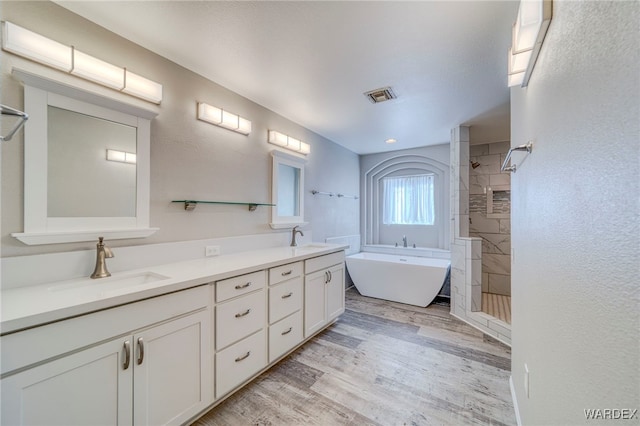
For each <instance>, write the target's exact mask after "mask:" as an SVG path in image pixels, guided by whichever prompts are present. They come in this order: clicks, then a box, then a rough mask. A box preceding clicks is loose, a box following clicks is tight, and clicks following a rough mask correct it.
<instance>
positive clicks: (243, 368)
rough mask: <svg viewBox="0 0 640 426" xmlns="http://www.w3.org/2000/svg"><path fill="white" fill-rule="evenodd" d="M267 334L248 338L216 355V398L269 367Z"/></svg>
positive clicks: (261, 333)
mask: <svg viewBox="0 0 640 426" xmlns="http://www.w3.org/2000/svg"><path fill="white" fill-rule="evenodd" d="M265 336H266V333H265V331H264V329H263V330H261V331H259V332H258V333H256V334H253V335H251V336H249V337H247V338H246V339H244V340H241V341H240V342H238V343H236V344H235V345H233V346H230V347H228V348H227V349H225V350H223V351H221V352H218V354H217V355H216V398H220V397H221V396H223V395H224V394H226V393H228V392H229V391H231V390H233V389H234V388H235V387H237V386H238V385H240V384H241V383H242V382H244V381H245V380H247V379H248V378H249V377H251V376H253V375H254V374H255V373H257V372H258V371H260V370H261V369H263V368H264V367H265V366H266V365H267V348H266V347H267V342H266V340H265Z"/></svg>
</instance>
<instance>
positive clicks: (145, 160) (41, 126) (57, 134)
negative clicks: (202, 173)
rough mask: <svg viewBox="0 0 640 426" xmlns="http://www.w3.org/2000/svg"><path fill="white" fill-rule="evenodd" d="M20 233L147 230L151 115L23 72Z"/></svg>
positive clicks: (87, 235)
mask: <svg viewBox="0 0 640 426" xmlns="http://www.w3.org/2000/svg"><path fill="white" fill-rule="evenodd" d="M13 73H14V75H16V76H17V77H18V78H20V79H21V80H22V81H23V82H24V83H25V86H24V98H25V111H26V112H27V113H28V114H29V116H30V118H29V125H28V126H26V127H25V144H24V145H25V153H24V162H25V164H24V232H23V233H15V234H12V235H13V236H14V237H15V238H17V239H19V240H20V241H22V242H23V243H25V244H28V245H37V244H53V243H65V242H76V241H93V240H97V239H98V237H99V236H102V237H105V239H107V240H109V239H122V238H142V237H146V236H149V235H151V234H152V233H154V232H155V231H156V230H157V228H150V227H149V145H150V123H151V121H150V120H151V118H153V117H154V116H155V112H152V111H147V110H144V109H142V108H139V107H134V106H132V105H129V104H123V103H121V102H120V101H116V100H113V99H110V98H105V97H102V96H100V95H96V94H92V93H88V92H84V91H82V90H80V89H76V88H73V87H69V86H66V85H64V84H62V83H58V82H55V81H52V80H48V79H44V78H42V77H39V76H35V75H33V74H29V73H26V72H22V71H17V70H14V71H13Z"/></svg>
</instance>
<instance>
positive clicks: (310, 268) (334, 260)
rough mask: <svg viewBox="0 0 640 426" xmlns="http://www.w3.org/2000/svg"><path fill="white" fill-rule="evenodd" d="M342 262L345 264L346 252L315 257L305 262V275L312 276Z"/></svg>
mask: <svg viewBox="0 0 640 426" xmlns="http://www.w3.org/2000/svg"><path fill="white" fill-rule="evenodd" d="M342 262H344V250H343V251H338V252H335V253H331V254H326V255H324V256H318V257H313V258H311V259H307V260H305V261H304V273H305V274H310V273H312V272H315V271H319V270H320V269H325V268H328V267H330V266H333V265H337V264H338V263H342Z"/></svg>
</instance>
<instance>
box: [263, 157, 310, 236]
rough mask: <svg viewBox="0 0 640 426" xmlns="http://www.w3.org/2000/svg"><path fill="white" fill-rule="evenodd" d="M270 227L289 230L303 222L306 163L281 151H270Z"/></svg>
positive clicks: (303, 223) (304, 223)
mask: <svg viewBox="0 0 640 426" xmlns="http://www.w3.org/2000/svg"><path fill="white" fill-rule="evenodd" d="M271 155H272V157H273V168H272V172H273V174H272V180H271V185H272V186H271V203H272V204H275V205H274V206H273V207H272V208H271V224H270V225H271V227H272V228H273V229H281V228H291V227H293V226H296V225H306V224H307V222H305V221H304V165H305V163H306V161H305V160H304V159H302V158H299V157H295V156H293V155H289V154H285V153H284V152H281V151H272V152H271Z"/></svg>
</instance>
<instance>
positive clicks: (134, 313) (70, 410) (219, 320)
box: [0, 244, 346, 425]
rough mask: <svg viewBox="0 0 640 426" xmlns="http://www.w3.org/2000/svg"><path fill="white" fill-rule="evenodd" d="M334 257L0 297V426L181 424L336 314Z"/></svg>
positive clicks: (221, 261) (256, 255)
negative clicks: (0, 308) (22, 425)
mask: <svg viewBox="0 0 640 426" xmlns="http://www.w3.org/2000/svg"><path fill="white" fill-rule="evenodd" d="M345 248H346V247H345V246H341V245H331V244H312V245H307V246H302V247H276V248H269V249H262V250H256V251H249V252H243V253H236V254H230V255H224V256H218V257H211V258H202V259H195V260H188V261H182V262H177V263H171V264H165V265H160V266H154V267H149V268H144V269H140V270H132V271H127V272H120V273H114V274H113V276H111V277H108V278H101V279H98V280H91V279H89V278H86V279H85V278H83V279H75V280H69V281H64V282H57V283H51V284H42V285H35V286H29V287H22V288H15V289H9V290H4V291H3V292H2V314H1V315H2V322H1V326H0V327H1V333H2V335H1V337H0V345H1V351H2V364H1V374H2V376H1V380H0V384H1V391H2V414H1V419H0V420H1V423H2V424H7V425H9V424H11V425H13V424H51V425H53V424H65V425H71V424H84V425H86V424H118V425H126V424H135V425H161V424H185V423H189V422H190V421H193V420H194V419H195V418H197V417H198V416H199V415H201V414H203V413H204V412H206V411H207V410H208V409H210V408H211V407H213V406H214V405H216V404H217V403H219V402H221V401H222V400H223V399H224V398H225V397H226V396H228V395H230V394H231V393H232V392H234V391H235V390H237V389H239V388H240V387H242V386H243V385H244V384H246V383H247V382H249V381H250V380H252V379H253V378H254V377H256V376H257V375H258V374H260V373H261V372H263V371H265V370H266V369H268V368H269V367H270V366H272V365H274V364H275V363H276V362H278V361H279V360H280V359H282V358H283V357H284V356H286V355H287V354H289V353H290V352H292V351H293V350H295V349H296V348H297V347H298V346H300V345H301V344H303V343H304V342H305V341H306V340H308V339H310V338H311V337H312V336H313V335H315V334H316V333H318V332H319V331H321V330H322V329H324V328H325V327H327V326H328V325H329V324H331V323H332V322H333V321H334V320H335V319H336V318H337V317H338V316H339V315H340V314H341V313H342V312H344V301H345V299H344V297H345V296H344V249H345Z"/></svg>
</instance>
